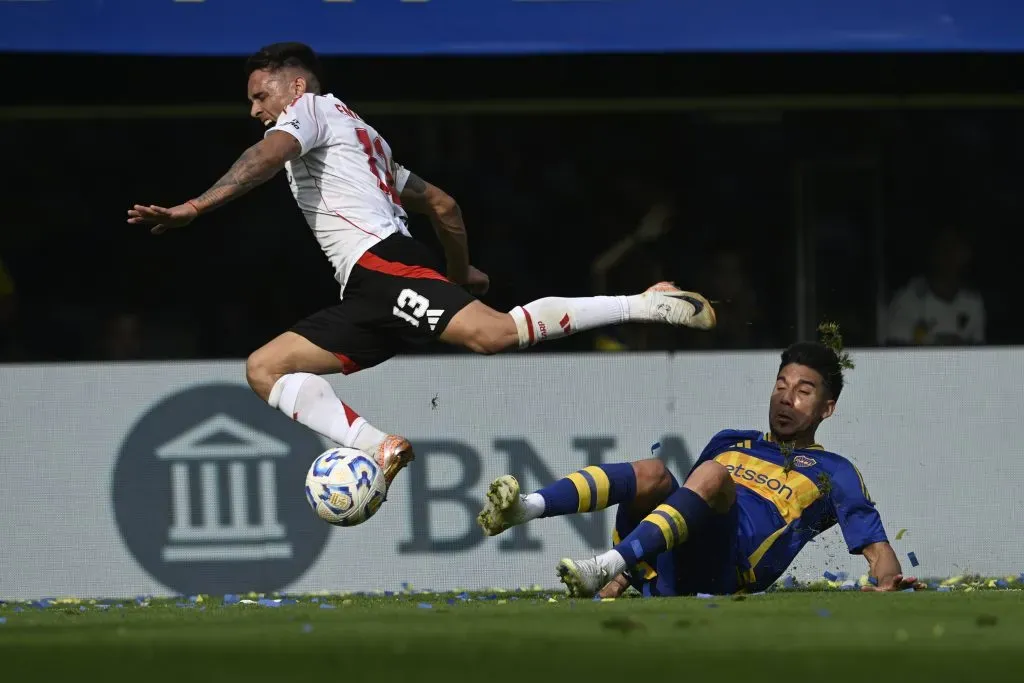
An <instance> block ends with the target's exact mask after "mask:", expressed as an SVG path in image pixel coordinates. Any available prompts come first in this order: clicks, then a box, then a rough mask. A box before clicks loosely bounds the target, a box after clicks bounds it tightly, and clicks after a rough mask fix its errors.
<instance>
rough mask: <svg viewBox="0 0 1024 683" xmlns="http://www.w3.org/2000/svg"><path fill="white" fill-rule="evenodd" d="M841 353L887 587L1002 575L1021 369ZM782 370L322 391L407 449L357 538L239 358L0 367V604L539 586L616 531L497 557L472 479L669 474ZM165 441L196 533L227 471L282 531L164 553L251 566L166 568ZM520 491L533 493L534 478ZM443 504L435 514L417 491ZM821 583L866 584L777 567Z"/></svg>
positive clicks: (583, 366) (307, 451)
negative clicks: (897, 567) (640, 465)
mask: <svg viewBox="0 0 1024 683" xmlns="http://www.w3.org/2000/svg"><path fill="white" fill-rule="evenodd" d="M854 358H855V360H856V362H857V368H856V370H854V371H852V372H851V373H849V377H848V385H847V389H846V391H845V392H844V393H843V396H842V398H841V400H840V403H839V408H838V411H837V413H836V415H835V417H833V418H832V419H831V420H830V421H828V422H827V423H826V425H825V426H824V427H823V428H822V430H821V432H820V434H819V441H821V442H822V443H823V444H824V445H825V446H826V447H827V448H829V449H830V450H834V451H837V452H839V453H842V454H843V455H845V456H846V457H848V458H850V459H851V460H853V461H854V462H855V463H856V464H857V465H858V467H859V468H860V469H861V471H862V472H863V474H864V477H865V479H866V482H867V485H868V488H869V489H870V491H871V494H872V497H873V498H874V499H875V500H876V502H877V503H878V507H879V510H880V512H881V514H882V516H883V520H884V521H885V524H886V528H887V530H888V531H889V534H890V538H891V539H894V537H895V535H896V532H897V531H898V530H899V529H900V528H906V529H908V530H909V531H908V533H907V535H906V536H905V537H904V538H903V540H902V541H899V542H895V541H894V544H895V545H896V548H897V551H898V552H899V554H900V556H901V560H902V561H903V562H904V564H905V568H908V569H909V563H908V562H907V561H906V552H908V551H914V552H916V554H917V557H918V558H919V559H920V560H921V563H922V565H921V566H920V567H918V568H916V570H915V572H916V573H918V574H919V575H926V576H937V575H948V574H955V573H960V572H961V571H965V570H966V571H977V572H982V573H986V574H1004V573H1016V572H1019V571H1020V570H1021V569H1022V568H1024V549H1022V547H1021V543H1020V541H1019V540H1018V539H1019V538H1020V537H1021V530H1022V527H1024V524H1022V522H1024V506H1022V505H1021V503H1020V498H1019V495H1018V484H1019V482H1020V481H1022V479H1024V464H1022V459H1021V458H1022V456H1021V452H1020V448H1019V447H1018V442H1017V438H1018V432H1019V431H1020V427H1021V423H1022V418H1021V403H1022V401H1021V384H1022V380H1024V351H1022V350H1018V349H988V350H948V351H945V350H943V351H930V350H907V351H862V352H857V353H855V355H854ZM777 362H778V356H777V354H774V353H736V354H686V355H675V356H672V355H664V354H642V355H636V354H634V355H619V354H608V355H584V356H579V355H565V356H563V355H534V354H530V355H521V356H514V355H511V356H502V357H498V358H478V357H461V356H460V357H455V358H436V357H425V358H410V359H397V360H394V361H391V362H389V363H387V364H385V365H384V366H382V367H379V368H377V369H373V370H370V371H366V372H363V373H359V374H357V375H354V376H351V377H348V378H341V377H338V378H335V379H332V382H333V383H334V385H335V387H336V389H337V390H338V393H339V395H340V396H342V397H343V398H344V399H345V400H346V401H347V402H348V403H350V404H351V405H352V406H353V407H354V408H356V409H357V410H358V411H359V412H361V413H362V414H363V415H364V416H365V417H367V418H368V419H369V420H370V421H371V422H373V423H374V424H376V425H378V426H379V427H381V428H383V429H387V430H391V431H395V432H399V433H402V434H405V435H406V436H408V437H409V438H410V439H411V440H412V441H413V442H414V444H416V445H417V446H418V449H419V452H420V457H419V458H418V459H417V461H416V462H415V463H414V464H413V465H412V467H410V469H409V470H407V471H405V472H403V473H402V474H401V475H400V479H399V480H398V483H396V485H395V487H394V488H393V489H392V493H391V496H390V499H389V500H388V502H387V503H386V504H385V505H384V506H383V508H382V509H381V511H380V512H379V513H378V515H377V516H376V517H375V518H374V519H373V520H372V521H371V522H369V523H367V524H366V525H363V526H361V527H358V528H353V529H335V528H333V527H329V526H327V525H325V524H322V523H320V522H319V521H318V520H316V519H315V518H314V517H313V515H312V513H311V512H310V511H309V509H308V507H307V506H306V503H305V500H304V497H303V493H302V482H303V478H304V476H305V471H306V468H307V467H308V466H309V463H310V461H311V460H312V459H313V457H314V456H315V455H317V453H318V452H319V450H320V449H321V447H322V446H323V444H322V443H321V442H319V441H318V440H316V439H315V438H313V437H312V436H311V435H310V433H309V432H307V430H305V429H304V428H302V427H301V426H299V425H296V424H295V423H293V422H291V421H290V420H288V419H287V418H285V417H284V416H282V415H280V414H279V413H277V412H275V411H273V410H271V409H269V408H268V407H266V406H265V405H263V404H262V403H261V402H260V401H259V400H258V399H256V398H255V397H253V396H251V395H250V394H248V393H246V392H247V390H246V389H245V387H244V380H243V367H242V364H241V363H236V362H220V363H161V364H155V363H153V364H119V365H102V364H95V365H93V364H86V365H53V366H42V365H34V366H0V468H2V476H0V510H2V512H3V520H4V523H3V525H2V527H0V597H3V598H24V597H42V596H53V595H62V594H71V595H90V596H113V595H134V594H139V593H153V594H162V593H163V594H166V593H178V592H182V593H189V592H199V591H209V592H227V591H232V590H239V589H246V588H249V587H259V588H265V589H275V588H280V589H284V590H290V591H310V590H368V589H394V588H398V587H400V586H401V583H402V582H405V581H408V582H410V583H412V584H413V585H414V586H416V587H421V588H435V589H451V588H487V587H492V586H504V587H516V586H520V585H531V584H535V583H540V584H542V585H545V586H551V585H555V583H556V582H555V580H554V576H553V572H552V568H553V567H554V564H555V563H556V562H557V560H558V559H559V558H560V557H561V556H563V555H565V554H572V555H578V554H589V553H592V551H593V550H594V549H597V548H598V547H603V546H604V545H605V541H604V540H603V539H606V538H607V536H608V535H609V533H610V524H611V521H612V516H611V514H609V513H603V514H599V515H592V516H589V517H587V518H576V521H575V522H572V521H569V519H568V518H562V519H552V520H538V521H536V522H535V523H533V524H532V525H530V526H529V527H528V528H527V529H526V530H525V531H521V532H519V535H518V536H513V537H511V540H509V539H505V538H504V536H503V537H500V538H499V539H483V538H482V537H481V536H480V535H479V534H478V533H477V531H476V529H475V523H474V521H473V517H474V516H475V514H476V511H477V509H478V508H479V505H480V504H481V501H482V498H483V492H484V490H485V488H486V484H487V483H488V482H489V481H490V479H491V478H493V477H494V476H496V475H498V474H502V473H504V472H505V471H507V470H508V469H510V467H511V468H513V469H515V468H516V467H518V468H520V469H522V468H523V467H528V465H529V462H531V452H532V453H534V454H536V456H538V457H539V458H540V460H541V461H542V462H543V465H544V466H545V467H546V468H547V469H548V470H550V472H551V473H552V475H553V476H559V475H561V474H565V473H567V472H570V471H573V470H575V469H578V468H579V467H581V466H583V465H585V464H587V463H588V461H593V460H595V459H600V461H601V462H615V461H623V460H632V459H637V458H642V457H645V456H648V455H649V454H650V448H651V444H652V443H654V442H656V441H660V442H662V443H664V444H666V448H665V449H663V453H662V455H663V456H665V457H668V458H669V459H670V461H672V458H673V457H676V456H678V459H676V460H675V461H673V462H674V463H676V464H675V467H674V469H675V470H676V473H677V475H681V474H684V472H680V471H679V470H680V469H681V468H683V467H684V466H685V457H684V456H685V454H684V453H683V452H682V451H681V450H679V446H680V445H682V446H684V447H685V449H686V450H687V451H688V452H689V454H690V456H691V457H696V456H697V454H699V452H700V450H701V448H702V447H703V445H704V443H705V442H706V441H707V439H708V438H709V437H710V436H711V435H712V434H714V433H715V432H716V431H718V430H719V429H723V428H750V429H763V428H764V427H765V425H766V422H767V402H768V394H769V392H770V390H771V386H772V381H773V379H774V374H775V371H776V368H777ZM217 385H219V388H217ZM211 386H213V388H210V387H211ZM203 387H206V388H203ZM180 392H190V393H186V394H184V395H181V396H177V397H175V396H176V395H178V394H179V393H180ZM435 396H436V397H437V406H436V408H435V407H434V406H433V405H432V399H434V397H435ZM216 415H223V416H227V417H228V418H230V420H229V421H227V422H223V424H222V427H223V425H228V427H227V428H226V432H227V433H223V434H220V435H219V436H218V437H215V438H213V440H212V441H211V442H209V443H207V442H202V443H193V442H194V441H195V439H197V438H201V437H202V434H198V432H195V431H193V429H194V428H196V427H199V428H200V430H201V429H202V428H203V426H204V425H206V426H210V425H211V424H213V423H210V422H208V421H209V420H210V418H213V417H214V416H216ZM214 426H216V425H215V424H214ZM222 431H224V430H222ZM208 436H209V435H208ZM175 439H178V441H177V444H176V446H174V447H166V448H164V449H163V450H162V452H164V453H167V452H169V451H174V452H176V453H181V452H189V453H191V454H192V456H193V457H192V458H191V459H189V460H188V461H187V463H188V468H191V469H189V470H188V471H190V472H191V474H190V475H189V477H190V478H189V489H190V490H191V498H189V497H187V496H186V497H185V498H184V500H187V502H188V503H190V505H191V509H192V510H193V514H194V517H193V518H192V522H193V523H199V522H201V519H202V516H201V515H199V514H198V512H197V511H199V510H202V509H203V499H202V496H201V495H200V493H199V492H200V490H201V486H202V484H203V479H202V477H203V476H207V477H209V476H216V477H219V479H217V480H216V481H217V484H218V489H217V490H218V491H219V493H220V495H219V498H218V497H216V496H211V497H209V499H210V500H211V501H217V500H219V501H220V502H221V503H222V505H221V508H218V511H219V514H220V515H221V520H220V525H221V526H223V525H227V524H229V523H230V520H231V518H230V514H231V505H230V504H229V503H228V502H227V500H228V493H229V491H230V490H231V488H230V487H231V486H232V484H231V483H230V478H229V477H228V476H227V475H226V474H225V473H226V472H228V471H230V470H231V465H230V464H229V463H232V462H234V463H239V464H237V465H235V470H236V473H238V472H241V471H243V470H244V471H245V473H246V474H245V477H246V478H245V479H244V482H243V483H244V487H243V489H242V490H245V491H246V496H245V500H246V503H247V509H248V510H249V517H248V518H247V521H246V522H245V524H246V525H248V526H250V527H259V525H260V522H261V517H260V515H261V514H262V513H261V510H262V509H263V508H262V507H261V502H262V500H263V499H264V498H266V497H267V496H269V497H270V499H272V500H273V501H274V505H275V506H276V508H277V510H276V514H274V515H272V516H273V517H275V518H276V520H277V521H278V522H280V524H281V526H282V532H281V534H279V535H278V537H275V536H274V533H272V531H271V532H268V531H267V528H264V529H263V531H251V532H250V533H251V534H255V535H257V536H260V534H263V535H262V536H260V537H259V538H254V539H252V540H251V541H250V542H246V543H241V544H239V543H237V542H236V541H234V540H232V539H231V538H230V536H231V534H230V533H222V536H224V538H222V539H221V540H220V541H218V542H216V543H210V544H206V545H203V544H201V543H200V544H198V545H196V544H193V545H189V544H188V542H187V541H185V542H183V543H178V544H177V545H178V546H182V545H183V544H184V546H185V547H186V549H185V550H184V551H182V550H178V551H172V553H171V554H172V555H173V553H174V552H177V553H178V554H179V555H180V554H181V553H182V552H184V555H185V557H196V556H197V555H196V554H195V553H202V552H206V551H205V550H202V548H207V547H208V546H210V545H214V546H217V547H218V548H219V550H214V551H210V552H214V553H215V554H216V553H220V554H221V556H223V555H224V554H225V553H227V554H228V555H230V554H232V553H235V554H237V555H238V556H240V557H250V558H252V557H256V558H259V557H261V556H262V557H265V558H266V559H263V560H260V559H255V560H254V559H247V560H245V559H242V560H234V561H228V560H221V561H214V562H181V561H168V560H167V559H166V557H168V556H167V555H165V553H166V552H167V551H166V547H167V546H168V545H174V542H173V539H169V531H168V530H169V528H170V526H171V522H172V517H173V514H174V512H173V509H174V503H173V497H172V493H171V478H172V475H171V471H172V466H173V465H172V460H171V459H168V458H163V459H162V458H159V457H158V456H157V450H158V449H160V447H161V446H166V444H167V443H168V442H171V441H173V440H175ZM602 440H603V441H602ZM574 441H576V442H577V444H576V447H574ZM190 448H191V449H192V450H191V451H189V449H190ZM183 449H184V450H183ZM587 449H590V450H589V454H588V451H587ZM673 449H674V450H673ZM203 454H205V455H203ZM253 455H254V456H256V457H255V459H253V458H249V459H246V458H244V457H243V456H253ZM198 456H203V457H198ZM260 458H263V459H264V460H266V461H267V462H273V463H274V464H273V469H272V470H267V471H273V472H276V477H274V478H273V481H270V483H267V481H269V480H267V481H263V482H261V480H260V479H259V474H258V473H259V472H260V469H259V468H260V467H261V466H260V465H259V464H258V462H256V460H259V459H260ZM201 461H202V462H207V463H217V464H218V465H223V467H222V468H221V469H220V470H218V469H217V468H216V467H215V466H214V465H213V464H208V465H206V472H207V474H206V475H203V474H201V473H202V472H203V467H204V466H203V464H202V462H201ZM177 462H186V461H177ZM241 463H248V464H241ZM267 467H269V466H264V469H266V468H267ZM188 468H184V467H182V468H179V470H180V471H185V470H186V469H188ZM213 472H219V474H216V475H212V474H211V473H213ZM520 474H523V473H522V472H520ZM523 478H524V481H523V483H524V485H525V486H527V487H536V486H539V485H541V484H542V483H546V482H542V481H540V480H539V478H538V477H537V476H534V474H533V473H532V472H530V471H527V472H526V474H525V476H524V477H523ZM179 483H180V482H179ZM445 488H448V489H452V491H451V493H450V495H449V498H451V500H441V499H439V497H438V494H436V493H434V494H432V493H431V491H436V490H437V489H445ZM441 497H442V498H443V494H442V496H441ZM178 503H179V505H181V504H182V497H181V496H180V495H179V500H178ZM235 509H239V506H238V505H237V504H236V508H235ZM187 521H188V520H186V522H187ZM268 528H269V527H268ZM268 534H269V535H268ZM588 539H589V540H588ZM513 541H514V542H513ZM508 546H511V547H508ZM196 547H199V548H200V550H195V548H196ZM285 547H287V551H284V550H282V548H285ZM225 548H226V549H225ZM239 548H241V549H239ZM190 553H191V554H190ZM275 557H277V559H274V558H275ZM826 569H828V570H831V571H837V570H845V571H849V572H851V573H857V574H860V573H863V560H862V559H861V558H859V557H849V556H848V555H847V554H846V550H845V546H844V544H843V542H842V539H841V538H840V536H839V534H838V530H836V529H833V530H831V531H829V532H827V533H826V534H824V535H823V536H821V537H819V539H818V541H817V542H816V543H814V544H812V545H809V546H808V548H807V549H806V550H805V551H804V554H803V555H802V556H801V557H800V558H798V559H797V561H796V563H795V564H794V567H793V568H792V570H793V573H794V574H795V575H796V576H798V577H799V578H815V577H819V576H820V575H821V573H822V572H823V571H824V570H826Z"/></svg>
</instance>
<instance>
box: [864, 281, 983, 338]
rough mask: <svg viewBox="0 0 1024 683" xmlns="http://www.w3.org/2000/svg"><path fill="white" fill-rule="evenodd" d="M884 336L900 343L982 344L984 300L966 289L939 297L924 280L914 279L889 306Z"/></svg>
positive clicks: (898, 293) (897, 294)
mask: <svg viewBox="0 0 1024 683" xmlns="http://www.w3.org/2000/svg"><path fill="white" fill-rule="evenodd" d="M886 337H887V339H886V340H884V341H894V342H900V343H903V344H948V343H956V344H984V343H985V303H984V301H983V300H982V298H981V295H980V294H978V293H977V292H975V291H972V290H969V289H961V290H960V291H959V292H957V294H956V296H955V297H954V298H953V300H952V301H946V300H944V299H940V298H939V297H937V296H936V295H935V294H934V293H933V292H932V290H931V288H930V287H929V286H928V281H927V280H925V279H924V278H923V277H919V278H914V279H913V280H911V281H910V284H908V285H907V286H906V287H905V288H903V289H902V290H900V291H899V292H897V293H896V295H895V296H894V297H893V299H892V303H891V304H890V305H889V312H888V325H887V330H886Z"/></svg>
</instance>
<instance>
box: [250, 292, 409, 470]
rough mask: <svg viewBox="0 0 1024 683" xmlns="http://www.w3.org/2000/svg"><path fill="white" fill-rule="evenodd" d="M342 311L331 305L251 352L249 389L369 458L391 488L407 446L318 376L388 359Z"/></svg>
mask: <svg viewBox="0 0 1024 683" xmlns="http://www.w3.org/2000/svg"><path fill="white" fill-rule="evenodd" d="M342 308H343V307H342V306H336V307H332V308H330V309H325V310H324V311H320V312H318V313H315V314H314V315H312V316H310V317H309V318H307V319H305V320H303V321H301V322H300V323H298V324H297V325H296V326H295V328H293V330H291V331H288V332H285V333H284V334H282V335H280V336H278V337H276V338H275V339H273V340H272V341H270V342H269V343H267V344H265V345H264V346H263V347H261V348H260V349H258V350H257V351H255V352H253V353H252V355H250V356H249V359H248V361H247V362H246V378H247V379H248V381H249V386H251V387H252V389H253V391H255V392H256V394H257V395H259V397H260V398H262V399H263V400H265V401H266V402H267V403H268V404H269V405H270V406H271V407H272V408H277V409H278V410H280V411H281V412H283V413H284V414H285V415H287V416H288V417H290V418H292V419H293V420H295V421H297V422H299V423H301V424H303V425H305V426H306V427H309V428H310V429H312V430H313V431H315V432H317V433H318V434H320V435H321V436H324V437H326V438H328V439H330V440H331V441H334V442H335V443H338V444H341V445H342V446H347V447H349V448H357V449H359V450H361V451H363V452H364V453H366V454H368V455H370V456H371V457H373V458H374V459H375V460H376V461H377V463H378V464H379V465H380V466H381V468H382V469H383V470H384V475H385V478H386V479H387V481H388V483H389V484H390V483H391V481H392V480H393V479H394V477H395V475H397V474H398V472H399V471H400V470H401V469H402V468H403V467H404V466H405V465H407V464H408V463H409V462H411V461H412V460H413V458H414V457H415V456H414V454H413V450H412V447H411V446H410V445H409V442H408V441H407V440H406V439H405V438H403V437H401V436H396V435H392V434H387V433H386V432H383V431H381V430H380V429H377V428H376V427H374V426H373V425H372V424H370V423H369V422H368V421H367V420H366V419H364V418H363V417H361V416H360V415H359V414H358V413H357V412H356V411H355V410H353V409H352V408H351V407H350V406H349V405H347V404H346V403H344V402H343V401H342V400H341V399H339V398H338V396H337V394H335V392H334V389H333V388H332V387H331V385H330V383H328V382H327V380H326V379H324V378H323V377H321V376H320V375H325V374H333V373H338V372H341V373H344V374H350V373H352V372H355V371H357V370H359V369H360V368H361V367H370V366H371V365H375V364H377V363H379V362H381V361H383V360H385V359H386V358H387V357H388V356H389V354H388V353H386V352H383V351H380V350H375V344H374V340H373V339H372V338H370V337H372V335H369V334H368V333H366V332H365V331H363V330H360V329H359V328H357V327H355V326H354V325H352V324H351V323H350V322H349V321H347V320H346V319H345V317H344V315H345V311H344V310H342ZM307 335H308V336H309V337H312V338H313V339H316V340H317V341H319V342H320V343H323V344H324V345H326V346H331V347H334V348H345V349H347V350H348V352H349V353H348V354H343V353H340V352H331V351H328V350H326V349H325V348H323V347H321V346H319V345H318V344H316V343H314V342H313V341H312V340H311V339H309V338H307ZM376 348H377V349H379V346H377V347H376ZM349 354H351V355H349ZM353 357H355V358H358V359H359V362H360V363H361V364H359V363H357V362H356V361H355V360H353Z"/></svg>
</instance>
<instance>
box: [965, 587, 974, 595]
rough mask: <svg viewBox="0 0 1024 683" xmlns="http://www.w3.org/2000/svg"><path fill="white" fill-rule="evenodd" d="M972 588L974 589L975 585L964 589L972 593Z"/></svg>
mask: <svg viewBox="0 0 1024 683" xmlns="http://www.w3.org/2000/svg"><path fill="white" fill-rule="evenodd" d="M972 590H974V586H968V587H967V588H965V589H964V593H970V592H971V591H972Z"/></svg>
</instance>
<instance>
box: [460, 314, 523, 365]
mask: <svg viewBox="0 0 1024 683" xmlns="http://www.w3.org/2000/svg"><path fill="white" fill-rule="evenodd" d="M502 322H503V321H501V320H499V319H489V320H487V321H485V322H483V323H482V324H480V325H478V326H477V327H476V328H475V329H474V330H473V331H472V333H471V334H470V336H469V340H468V342H467V344H466V346H467V347H468V348H469V349H470V350H471V351H473V352H475V353H479V354H482V355H485V356H491V355H494V354H496V353H501V352H502V351H504V350H506V349H508V348H509V347H510V346H513V345H515V344H518V341H519V337H518V336H516V333H515V323H512V322H511V318H509V322H510V324H511V327H510V326H509V325H503V324H502Z"/></svg>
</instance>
